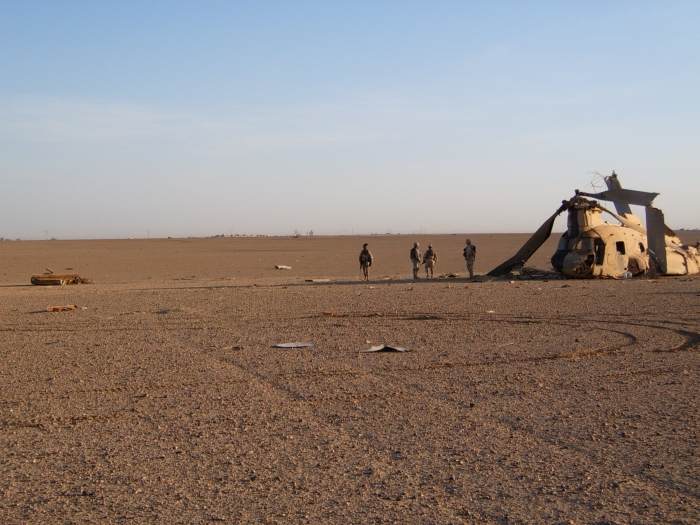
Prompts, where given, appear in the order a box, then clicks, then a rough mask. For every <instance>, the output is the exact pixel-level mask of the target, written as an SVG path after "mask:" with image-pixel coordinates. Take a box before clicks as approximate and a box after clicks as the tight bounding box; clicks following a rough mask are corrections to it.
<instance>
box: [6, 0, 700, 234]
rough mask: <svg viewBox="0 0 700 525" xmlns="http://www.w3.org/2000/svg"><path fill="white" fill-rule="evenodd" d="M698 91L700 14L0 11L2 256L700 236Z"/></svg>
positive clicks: (641, 10)
mask: <svg viewBox="0 0 700 525" xmlns="http://www.w3.org/2000/svg"><path fill="white" fill-rule="evenodd" d="M698 93H700V3H698V2H697V1H692V2H683V1H674V2H663V1H659V2H645V1H634V2H625V1H618V2H607V1H600V2H596V1H590V2H556V1H552V2H523V1H519V2H507V1H501V2H476V1H474V2H468V1H460V2H451V1H443V2H429V1H423V2H416V1H410V0H405V1H395V2H394V1H377V0H373V1H362V0H357V1H352V2H327V1H318V2H316V1H308V2H307V1H293V0H286V1H280V2H275V1H264V0H263V1H249V2H235V1H229V0H227V1H215V0H206V1H203V2H194V1H177V0H168V1H157V0H149V1H146V2H144V1H143V0H139V1H129V0H120V1H119V2H107V1H95V0H90V1H70V0H62V1H57V0H54V1H33V0H23V1H22V2H17V1H16V0H0V237H5V238H11V239H14V238H22V239H44V238H59V239H84V238H126V237H135V238H140V237H147V236H149V237H168V236H172V237H187V236H210V235H218V234H225V235H230V234H268V235H290V234H292V233H294V231H295V230H297V231H299V232H301V233H306V232H308V231H310V230H313V231H314V232H315V234H321V235H323V234H326V235H338V234H351V233H354V234H370V233H458V232H466V233H489V232H528V231H534V230H535V229H536V228H537V227H538V226H539V225H540V224H541V223H542V222H543V221H544V220H545V219H547V218H548V217H549V216H550V215H551V214H552V213H553V212H554V211H555V210H556V209H557V208H558V206H559V204H560V203H561V201H562V200H563V199H567V198H570V197H571V196H573V194H574V190H575V189H577V188H578V189H581V190H584V191H585V190H586V189H588V190H589V191H590V190H591V189H592V188H593V186H591V182H592V181H594V180H595V179H597V178H598V177H599V176H598V175H597V174H602V175H608V174H610V173H611V172H612V170H615V171H616V172H617V173H618V175H619V177H620V181H621V183H622V185H623V186H624V187H627V188H633V189H638V190H642V191H653V192H659V193H660V196H659V197H657V199H656V201H655V204H656V205H657V206H658V207H660V208H661V209H663V210H664V212H665V214H666V222H667V224H668V225H669V226H670V227H671V228H676V229H679V228H700V207H699V205H698V202H699V196H700V96H698ZM564 229H565V222H563V219H560V221H559V222H558V223H557V225H556V226H555V230H558V231H563V230H564Z"/></svg>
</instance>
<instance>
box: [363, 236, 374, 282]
mask: <svg viewBox="0 0 700 525" xmlns="http://www.w3.org/2000/svg"><path fill="white" fill-rule="evenodd" d="M367 246H369V245H368V244H367V243H364V244H363V245H362V251H361V252H360V268H362V274H363V275H364V277H365V281H369V268H370V266H372V260H373V258H372V252H370V251H369V250H368V249H367Z"/></svg>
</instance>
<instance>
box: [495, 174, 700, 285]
mask: <svg viewBox="0 0 700 525" xmlns="http://www.w3.org/2000/svg"><path fill="white" fill-rule="evenodd" d="M605 183H606V185H607V186H608V190H607V191H603V192H599V193H585V192H582V191H579V190H576V194H575V195H574V197H572V198H571V199H569V200H568V201H563V202H562V205H561V206H560V207H559V209H558V210H557V211H556V212H555V213H554V215H552V216H551V217H550V218H549V219H547V220H546V221H545V222H544V223H543V224H542V226H540V228H539V229H538V230H537V231H536V232H535V233H534V234H533V236H532V237H530V239H528V241H527V242H526V243H525V244H524V245H523V246H522V248H520V250H518V252H517V253H516V254H515V255H514V256H513V257H511V258H510V259H508V260H507V261H505V262H504V263H502V264H501V265H499V266H497V267H496V268H494V269H493V270H491V271H490V272H489V273H488V275H490V276H493V277H500V276H502V275H506V274H508V273H510V272H513V270H519V269H520V268H521V267H522V266H523V265H524V264H525V263H526V262H527V260H528V259H529V258H530V257H531V256H532V255H533V254H534V253H535V252H536V251H537V250H538V249H539V247H540V246H542V244H544V242H545V241H546V240H547V239H548V238H549V236H550V234H551V233H552V226H553V225H554V221H555V219H556V218H557V217H558V216H559V215H560V214H561V213H563V212H564V211H568V221H567V225H568V226H567V230H566V232H564V234H563V235H562V237H561V239H560V240H559V244H558V246H557V251H556V252H555V253H554V255H552V259H551V261H552V266H553V267H554V269H556V270H557V271H559V272H560V273H561V274H563V275H564V276H566V277H571V278H578V279H581V278H583V279H586V278H595V277H607V278H612V279H627V278H630V277H634V276H647V277H655V276H656V275H692V274H696V273H698V272H700V253H699V252H698V249H697V248H695V247H693V246H687V245H685V244H683V242H682V241H681V240H680V239H679V238H678V237H677V236H676V234H675V233H674V232H673V230H671V229H670V228H669V227H668V226H666V224H665V222H664V214H663V212H662V211H661V210H659V209H657V208H654V207H653V206H652V204H653V201H654V199H655V198H656V196H657V195H658V193H648V192H641V191H635V190H626V189H623V188H622V186H621V185H620V182H619V180H618V178H617V174H616V173H615V172H614V171H613V173H612V175H611V176H609V177H605ZM584 197H590V198H594V199H601V200H608V201H612V202H613V203H614V205H615V210H616V212H617V213H614V212H612V211H610V210H608V209H606V208H604V207H603V206H601V205H600V204H598V202H597V201H594V200H589V199H586V198H584ZM630 204H632V205H636V206H643V207H644V209H645V215H646V225H647V227H646V228H645V227H644V226H643V225H642V221H641V220H640V219H639V218H638V217H637V216H636V215H634V214H632V211H631V209H630V206H629V205H630ZM603 213H607V214H609V215H611V216H612V217H614V218H615V219H616V220H617V221H619V223H620V224H611V223H608V222H607V221H604V220H603V219H602V218H601V215H602V214H603Z"/></svg>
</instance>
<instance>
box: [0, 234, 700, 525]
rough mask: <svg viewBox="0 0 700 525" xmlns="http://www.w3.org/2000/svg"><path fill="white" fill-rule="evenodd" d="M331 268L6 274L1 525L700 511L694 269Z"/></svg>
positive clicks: (648, 517)
mask: <svg viewBox="0 0 700 525" xmlns="http://www.w3.org/2000/svg"><path fill="white" fill-rule="evenodd" d="M459 240H460V241H461V242H463V239H461V237H460V238H459ZM370 242H372V241H370ZM404 244H405V240H404ZM483 244H484V243H483V242H482V243H481V245H482V246H483ZM18 246H19V243H18ZM353 246H354V245H353ZM370 248H371V246H370ZM408 248H409V249H410V244H409V245H408ZM438 248H439V246H438ZM516 248H517V246H516ZM357 251H358V252H359V250H357ZM405 251H406V254H405V255H406V257H405V258H406V259H407V253H408V249H407V250H405ZM375 255H376V254H375ZM2 256H3V257H4V258H5V259H4V260H5V261H11V260H14V259H13V258H12V257H11V254H9V252H3V254H2ZM18 257H19V258H20V259H21V257H20V256H18ZM328 257H331V255H328ZM354 257H356V254H354ZM353 260H354V259H353ZM277 262H278V263H280V264H284V263H285V261H277ZM12 264H18V263H12ZM227 264H228V263H227ZM405 266H406V268H405V269H403V271H404V273H405V275H409V274H410V262H409V263H408V264H406V265H405ZM7 267H10V266H9V264H8V266H6V268H7ZM13 268H14V267H13ZM140 268H141V269H140V270H139V271H140V272H144V269H143V267H140ZM487 269H488V268H482V270H487ZM54 270H55V271H57V270H63V268H58V269H57V268H54ZM34 271H36V270H34ZM246 271H247V270H246ZM356 271H357V270H356ZM332 272H333V268H332V267H331V268H330V269H328V268H325V267H324V268H319V269H318V275H314V276H319V275H321V274H323V275H325V276H329V277H330V279H331V280H330V282H320V283H308V282H305V281H304V279H303V278H301V277H299V276H294V275H290V274H275V275H277V277H260V278H253V277H250V278H248V277H244V278H237V279H236V280H233V279H231V280H225V279H224V278H225V277H226V274H224V275H223V276H217V277H216V278H210V279H207V278H197V279H196V280H183V279H180V278H176V277H172V278H170V279H160V280H158V281H157V282H154V281H153V280H150V281H148V280H146V279H147V278H146V277H144V279H143V280H141V281H138V282H123V283H122V284H104V283H102V284H100V283H99V282H98V284H95V285H80V286H66V287H29V286H7V285H6V286H0V318H1V319H2V324H1V325H0V356H1V357H0V359H1V363H2V367H1V368H0V522H2V523H8V524H15V523H16V524H20V523H122V522H134V523H211V522H226V523H338V524H340V523H425V524H432V523H445V524H446V523H454V524H457V523H494V524H506V523H508V524H510V523H590V524H599V525H602V524H627V523H630V524H631V523H635V524H637V523H639V524H646V523H648V524H653V523H677V524H694V523H698V522H700V462H699V461H698V448H699V447H698V416H699V415H700V414H699V413H698V412H699V409H698V399H699V397H700V381H699V373H700V366H699V365H700V358H699V357H700V356H699V353H698V351H699V350H700V333H699V332H700V277H697V276H696V277H694V278H693V277H691V278H665V279H659V280H656V281H649V280H644V279H642V280H637V279H633V280H624V281H603V280H595V281H564V280H558V279H550V280H547V281H543V280H519V279H516V280H515V282H514V283H510V282H508V280H505V281H491V282H485V283H473V282H466V281H465V280H464V279H435V280H433V281H425V280H420V281H413V280H407V279H402V278H401V276H398V277H394V278H392V279H384V280H374V281H370V282H369V283H363V282H360V281H359V280H358V279H357V277H356V276H353V277H351V278H344V277H341V278H339V277H334V276H333V275H332ZM174 273H179V270H178V271H177V272H174ZM187 273H189V274H190V275H193V274H196V273H197V272H196V271H192V272H187ZM337 273H338V274H341V273H342V272H341V271H338V272H337ZM357 273H359V272H357ZM229 275H230V273H229ZM280 275H281V276H280ZM86 277H93V278H94V275H89V274H88V275H86ZM161 277H162V276H161ZM121 280H122V281H128V279H124V278H122V279H121ZM69 304H74V305H77V306H79V307H80V308H79V309H78V310H75V311H65V312H47V311H46V309H47V307H49V306H56V305H69ZM292 341H301V342H308V341H313V342H314V343H315V346H313V347H308V348H292V349H289V348H273V345H275V344H278V343H284V342H292ZM382 343H384V344H389V345H396V346H399V347H402V348H407V349H409V350H410V352H407V353H392V352H378V353H370V354H364V353H360V351H361V350H365V349H368V348H370V346H373V345H378V344H382Z"/></svg>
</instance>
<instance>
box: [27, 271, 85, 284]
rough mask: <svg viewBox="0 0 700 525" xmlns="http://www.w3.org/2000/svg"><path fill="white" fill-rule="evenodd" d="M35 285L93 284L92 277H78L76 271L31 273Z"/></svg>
mask: <svg viewBox="0 0 700 525" xmlns="http://www.w3.org/2000/svg"><path fill="white" fill-rule="evenodd" d="M32 284H34V285H36V286H61V285H67V284H94V282H93V280H92V279H87V278H86V277H80V275H78V274H77V273H44V274H38V275H32Z"/></svg>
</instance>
